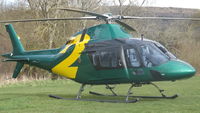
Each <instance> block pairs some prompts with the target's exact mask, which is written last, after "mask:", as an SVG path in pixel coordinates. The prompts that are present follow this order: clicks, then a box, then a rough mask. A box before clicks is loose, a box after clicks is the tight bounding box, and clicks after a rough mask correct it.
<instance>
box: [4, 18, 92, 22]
mask: <svg viewBox="0 0 200 113" xmlns="http://www.w3.org/2000/svg"><path fill="white" fill-rule="evenodd" d="M95 19H96V17H72V18H44V19H43V18H42V19H24V20H6V21H0V23H16V22H35V21H59V20H95Z"/></svg>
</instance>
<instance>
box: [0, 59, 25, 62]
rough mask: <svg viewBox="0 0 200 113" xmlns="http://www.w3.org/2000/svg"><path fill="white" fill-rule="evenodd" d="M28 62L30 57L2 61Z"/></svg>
mask: <svg viewBox="0 0 200 113" xmlns="http://www.w3.org/2000/svg"><path fill="white" fill-rule="evenodd" d="M20 61H21V62H27V61H28V59H4V60H2V62H20Z"/></svg>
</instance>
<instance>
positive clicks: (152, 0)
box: [141, 0, 200, 9]
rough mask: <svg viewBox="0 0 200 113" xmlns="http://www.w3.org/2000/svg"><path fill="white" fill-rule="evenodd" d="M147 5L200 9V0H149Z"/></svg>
mask: <svg viewBox="0 0 200 113" xmlns="http://www.w3.org/2000/svg"><path fill="white" fill-rule="evenodd" d="M141 1H142V0H141ZM147 6H157V7H179V8H195V9H200V0H149V3H148V4H147Z"/></svg>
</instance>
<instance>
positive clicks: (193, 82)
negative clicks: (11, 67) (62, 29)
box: [0, 76, 200, 113]
mask: <svg viewBox="0 0 200 113" xmlns="http://www.w3.org/2000/svg"><path fill="white" fill-rule="evenodd" d="M157 84H158V85H159V86H160V87H162V88H163V89H165V90H166V91H165V93H166V94H167V95H172V94H176V93H177V94H179V97H178V98H176V99H174V100H170V99H169V100H166V99H141V100H140V101H139V102H137V103H131V104H126V103H100V102H83V101H70V100H58V99H53V98H49V97H48V96H47V95H48V94H55V95H59V96H63V97H68V98H71V97H74V96H75V95H76V93H77V90H78V89H79V87H80V84H77V83H75V82H73V81H70V80H56V81H51V80H40V81H31V82H20V83H14V84H10V85H3V86H0V113H199V112H200V76H195V77H193V78H191V79H187V80H181V81H177V82H158V83H157ZM128 87H129V85H119V86H118V87H117V88H116V90H118V91H117V92H118V93H120V94H125V93H126V90H127V89H128ZM89 90H93V91H98V92H105V93H109V92H108V91H107V90H105V89H104V86H92V87H91V86H88V87H86V89H85V92H84V93H83V96H82V98H98V99H99V98H102V97H96V96H92V95H89V94H88V91H89ZM133 91H134V94H136V95H158V92H157V91H156V90H155V88H153V87H152V86H150V85H145V86H143V87H140V88H134V89H133ZM102 99H105V98H102Z"/></svg>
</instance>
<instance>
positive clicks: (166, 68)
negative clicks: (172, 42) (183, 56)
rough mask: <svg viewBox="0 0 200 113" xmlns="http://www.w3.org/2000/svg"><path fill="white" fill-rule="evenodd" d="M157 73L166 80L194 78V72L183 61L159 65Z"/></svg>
mask: <svg viewBox="0 0 200 113" xmlns="http://www.w3.org/2000/svg"><path fill="white" fill-rule="evenodd" d="M159 72H160V73H161V75H162V76H163V78H165V79H167V80H177V79H183V78H189V77H192V76H194V75H195V73H196V70H195V69H194V68H193V67H192V66H191V65H190V64H188V63H186V62H184V61H181V60H174V61H169V62H167V63H165V64H163V65H161V67H160V71H159Z"/></svg>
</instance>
